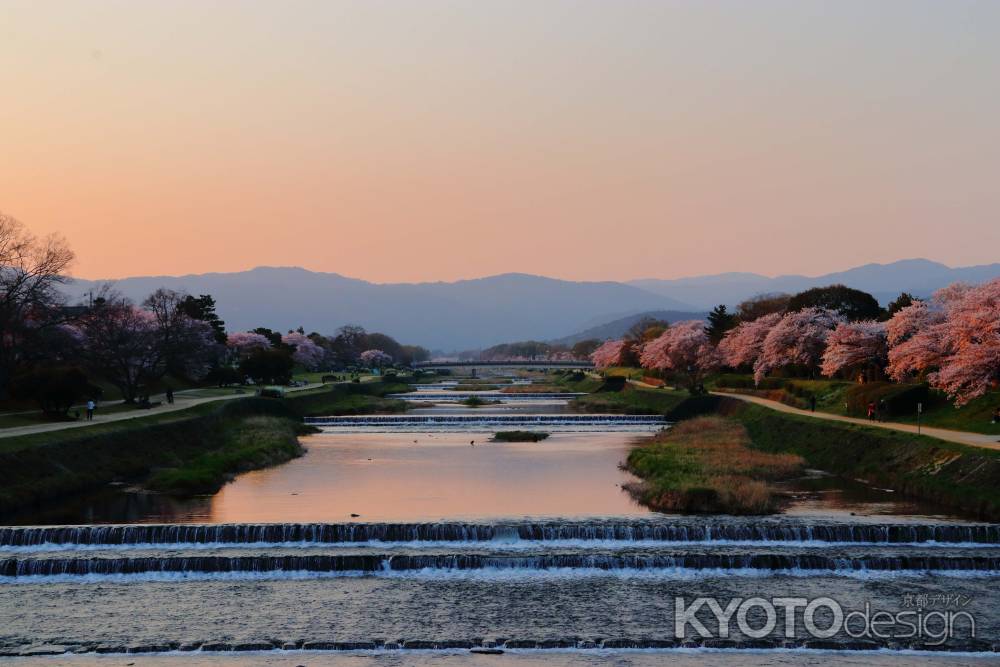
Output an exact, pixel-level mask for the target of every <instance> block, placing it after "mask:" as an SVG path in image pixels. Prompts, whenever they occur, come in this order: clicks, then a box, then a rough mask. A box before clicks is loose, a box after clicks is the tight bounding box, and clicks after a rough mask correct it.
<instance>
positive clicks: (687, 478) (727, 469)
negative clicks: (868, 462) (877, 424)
mask: <svg viewBox="0 0 1000 667" xmlns="http://www.w3.org/2000/svg"><path fill="white" fill-rule="evenodd" d="M803 464H804V461H803V459H802V457H801V456H798V455H796V454H788V453H773V452H765V451H760V450H759V449H756V448H754V446H753V443H752V441H751V438H750V436H749V434H748V433H747V429H746V428H745V427H744V426H743V424H741V423H740V422H739V421H737V420H735V419H731V418H726V417H719V416H704V417H695V418H692V419H688V420H685V421H682V422H680V423H678V424H677V425H676V426H674V427H673V428H671V429H669V430H666V431H663V432H661V433H659V434H657V435H655V436H653V437H652V438H650V439H649V440H648V441H647V442H646V443H645V444H643V445H641V446H639V447H636V448H635V449H633V450H632V452H631V453H630V454H629V457H628V462H627V464H626V468H627V469H628V470H629V471H630V472H632V473H633V474H635V475H636V476H637V477H639V478H640V479H641V480H642V481H641V482H637V483H633V484H628V485H626V487H625V488H626V490H627V491H629V493H631V494H632V496H633V497H635V498H636V500H638V501H639V502H641V503H642V504H643V505H646V506H647V507H649V508H650V509H653V510H656V511H660V512H685V513H713V514H718V513H724V514H769V513H772V512H774V511H776V510H777V509H778V507H779V501H778V496H777V494H776V493H775V491H774V490H773V489H772V488H771V487H770V486H769V485H768V482H769V481H776V480H780V479H787V478H789V477H792V476H793V475H795V474H796V473H798V472H799V471H801V469H802V467H803Z"/></svg>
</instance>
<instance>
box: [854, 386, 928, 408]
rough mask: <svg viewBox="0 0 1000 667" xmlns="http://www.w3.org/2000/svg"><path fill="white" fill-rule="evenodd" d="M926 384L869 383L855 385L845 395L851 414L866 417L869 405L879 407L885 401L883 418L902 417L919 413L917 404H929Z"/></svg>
mask: <svg viewBox="0 0 1000 667" xmlns="http://www.w3.org/2000/svg"><path fill="white" fill-rule="evenodd" d="M928 398H929V394H928V391H927V385H926V384H893V383H890V382H868V383H865V384H858V385H854V386H853V387H851V388H850V389H848V390H847V391H846V392H845V393H844V400H845V402H846V403H847V412H848V413H849V414H856V415H865V414H867V412H868V404H869V403H875V405H879V402H880V401H884V403H885V404H884V406H883V408H884V412H883V416H887V417H902V416H911V415H914V414H916V413H917V403H924V404H925V405H926V404H927V402H928Z"/></svg>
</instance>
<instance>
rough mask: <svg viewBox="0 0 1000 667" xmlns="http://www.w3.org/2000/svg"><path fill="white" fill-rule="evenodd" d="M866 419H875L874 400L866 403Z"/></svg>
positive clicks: (871, 420)
mask: <svg viewBox="0 0 1000 667" xmlns="http://www.w3.org/2000/svg"><path fill="white" fill-rule="evenodd" d="M868 421H870V422H873V421H875V401H870V402H869V403H868Z"/></svg>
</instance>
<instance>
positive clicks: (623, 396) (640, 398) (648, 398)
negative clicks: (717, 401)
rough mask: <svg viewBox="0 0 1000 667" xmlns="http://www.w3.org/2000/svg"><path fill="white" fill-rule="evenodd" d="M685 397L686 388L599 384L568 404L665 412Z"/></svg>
mask: <svg viewBox="0 0 1000 667" xmlns="http://www.w3.org/2000/svg"><path fill="white" fill-rule="evenodd" d="M607 384H613V383H611V382H609V383H607ZM689 397H690V394H688V393H687V392H686V391H674V390H670V389H652V388H645V387H637V386H635V385H633V384H628V383H625V384H624V385H623V386H622V385H614V386H608V387H607V388H604V387H602V388H600V389H598V390H597V391H595V392H594V393H592V394H587V395H586V396H580V397H578V398H576V399H574V400H572V401H570V403H569V407H570V409H571V410H573V411H574V412H588V413H613V414H627V415H666V414H668V413H670V412H671V411H672V410H674V409H676V408H677V407H678V406H680V405H681V404H682V403H684V402H685V401H686V400H688V399H689Z"/></svg>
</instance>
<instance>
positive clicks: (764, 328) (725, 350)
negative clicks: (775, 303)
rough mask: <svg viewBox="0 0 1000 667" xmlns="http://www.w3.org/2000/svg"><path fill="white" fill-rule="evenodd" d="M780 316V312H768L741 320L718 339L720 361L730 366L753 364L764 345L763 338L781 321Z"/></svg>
mask: <svg viewBox="0 0 1000 667" xmlns="http://www.w3.org/2000/svg"><path fill="white" fill-rule="evenodd" d="M781 317H782V314H781V313H768V314H767V315H762V316H760V317H759V318H757V319H755V320H751V321H749V322H742V323H740V324H739V325H737V326H736V328H735V329H732V330H730V331H728V332H727V333H726V335H725V336H724V337H723V339H722V340H721V341H719V347H718V350H719V356H720V358H721V361H722V363H724V364H725V365H726V366H731V367H732V368H739V367H740V366H753V365H754V363H755V362H756V361H757V357H759V356H760V352H761V349H763V347H764V339H765V338H767V334H768V333H770V332H771V329H773V328H774V326H775V325H776V324H777V323H778V322H780V321H781Z"/></svg>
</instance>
